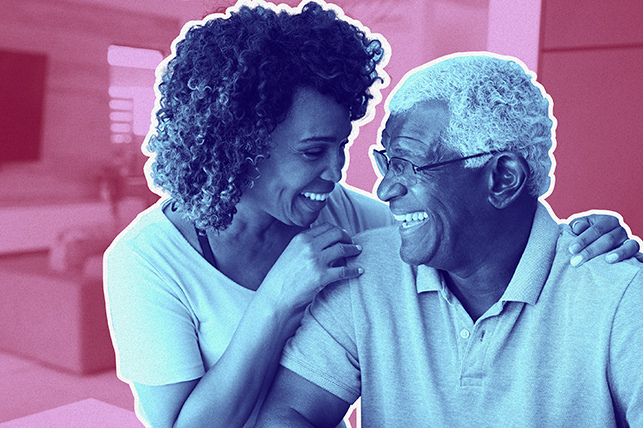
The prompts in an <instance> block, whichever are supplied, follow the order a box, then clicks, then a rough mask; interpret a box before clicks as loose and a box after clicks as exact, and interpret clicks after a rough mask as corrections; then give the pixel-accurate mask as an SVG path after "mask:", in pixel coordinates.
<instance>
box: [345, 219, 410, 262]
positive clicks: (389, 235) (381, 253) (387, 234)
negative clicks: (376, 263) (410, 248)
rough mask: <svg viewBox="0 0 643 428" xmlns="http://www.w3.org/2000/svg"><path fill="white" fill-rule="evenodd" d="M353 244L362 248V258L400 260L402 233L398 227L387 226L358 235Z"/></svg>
mask: <svg viewBox="0 0 643 428" xmlns="http://www.w3.org/2000/svg"><path fill="white" fill-rule="evenodd" d="M353 242H354V243H355V244H359V245H361V246H362V248H363V250H362V253H361V255H360V257H366V256H368V257H373V256H374V257H381V258H384V257H395V258H397V259H399V253H400V245H401V241H400V233H399V231H398V227H397V226H386V227H380V228H377V229H371V230H367V231H365V232H362V233H358V234H357V235H355V236H354V237H353Z"/></svg>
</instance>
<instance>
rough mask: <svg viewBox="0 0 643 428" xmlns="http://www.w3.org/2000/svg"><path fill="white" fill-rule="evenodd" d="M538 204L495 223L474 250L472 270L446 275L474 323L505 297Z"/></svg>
mask: <svg viewBox="0 0 643 428" xmlns="http://www.w3.org/2000/svg"><path fill="white" fill-rule="evenodd" d="M535 211H536V204H533V206H529V207H527V208H526V209H523V210H518V211H516V212H514V213H511V215H509V216H504V217H505V218H504V219H503V220H502V221H499V222H497V223H496V227H495V229H492V230H490V231H489V234H488V236H487V239H486V240H485V241H483V243H482V244H480V245H478V246H477V247H475V248H472V250H471V251H472V252H473V253H474V254H475V255H474V257H470V259H471V260H472V262H471V263H470V264H469V266H466V267H463V269H459V270H457V271H450V272H446V271H443V272H442V274H443V277H444V279H445V282H446V285H447V286H448V287H449V290H451V292H452V293H453V294H454V295H455V296H456V297H457V298H458V300H460V303H462V306H463V307H464V309H465V310H466V311H467V312H468V313H469V315H470V316H471V318H472V319H473V321H474V322H475V321H476V320H477V319H478V318H480V316H482V315H483V314H484V313H485V312H486V311H487V310H488V309H489V308H490V307H491V306H493V304H494V303H496V302H497V301H498V300H500V298H501V297H502V295H503V294H504V292H505V290H506V289H507V286H508V285H509V283H510V282H511V279H512V278H513V275H514V273H515V271H516V268H517V266H518V263H519V262H520V258H521V257H522V255H523V252H524V251H525V247H526V246H527V241H528V240H529V234H530V232H531V226H532V223H533V219H534V214H535Z"/></svg>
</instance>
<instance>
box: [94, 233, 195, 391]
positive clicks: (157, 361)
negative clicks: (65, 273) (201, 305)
mask: <svg viewBox="0 0 643 428" xmlns="http://www.w3.org/2000/svg"><path fill="white" fill-rule="evenodd" d="M105 297H106V301H107V313H108V318H109V325H110V330H111V333H112V341H113V342H114V349H115V351H116V368H117V372H118V375H119V377H120V378H121V379H123V380H125V381H135V382H138V383H142V384H146V385H165V384H170V383H176V382H182V381H187V380H192V379H196V378H199V377H201V376H203V375H204V374H205V369H204V365H203V360H202V358H201V354H200V351H199V344H198V341H197V334H196V327H195V324H194V322H193V321H192V316H191V314H190V311H189V310H188V309H187V308H186V306H185V305H184V304H183V303H182V302H181V298H180V289H178V288H173V287H172V286H171V284H168V283H167V281H165V280H163V279H162V275H160V274H159V273H158V272H157V270H156V269H155V267H154V266H152V265H151V263H149V262H148V261H147V260H146V259H145V258H144V257H143V256H141V255H140V254H137V253H136V252H135V251H132V250H130V249H129V248H128V247H126V246H125V247H116V248H114V249H112V250H111V251H108V253H107V254H106V256H105Z"/></svg>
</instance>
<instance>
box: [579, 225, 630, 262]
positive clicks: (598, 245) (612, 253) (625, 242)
mask: <svg viewBox="0 0 643 428" xmlns="http://www.w3.org/2000/svg"><path fill="white" fill-rule="evenodd" d="M569 225H570V227H571V229H572V232H574V233H575V234H576V235H578V237H577V238H576V239H574V240H573V241H572V243H571V245H570V246H569V252H570V253H571V254H572V255H573V257H572V259H571V261H570V263H571V264H572V265H573V266H580V265H582V264H583V263H585V262H586V261H588V260H590V259H592V258H594V257H596V256H598V255H601V254H604V253H607V254H606V255H605V260H606V261H607V262H608V263H616V262H618V261H621V260H625V259H628V258H630V257H632V256H634V255H636V253H637V252H638V251H639V249H640V245H639V243H638V242H637V241H636V240H634V239H628V238H629V237H628V232H627V230H625V228H624V227H623V226H621V224H620V221H619V219H618V218H617V217H615V216H612V215H608V214H590V215H588V216H585V217H579V218H576V219H574V220H572V221H571V222H570V223H569Z"/></svg>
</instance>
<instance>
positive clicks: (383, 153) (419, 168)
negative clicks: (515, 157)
mask: <svg viewBox="0 0 643 428" xmlns="http://www.w3.org/2000/svg"><path fill="white" fill-rule="evenodd" d="M496 153H499V152H497V151H492V152H484V153H477V154H475V155H470V156H465V157H462V158H457V159H451V160H448V161H443V162H436V163H432V164H427V165H422V166H418V165H416V164H414V163H413V162H411V161H410V160H408V159H404V158H400V157H397V156H393V157H390V158H389V157H388V156H387V155H386V149H384V150H377V149H373V157H374V159H375V164H376V165H377V169H379V171H380V173H381V174H382V175H386V173H387V172H388V170H389V165H390V164H391V161H392V160H393V159H399V160H401V161H403V162H406V163H408V164H409V165H411V169H412V170H413V174H414V175H417V173H418V171H426V170H429V169H433V168H437V167H440V166H443V165H448V164H451V163H456V162H460V161H463V160H467V159H473V158H478V157H481V156H486V155H494V154H496ZM378 155H379V156H381V157H380V159H384V160H385V165H386V171H382V168H381V167H380V162H378V161H377V159H378ZM396 175H397V174H396Z"/></svg>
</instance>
